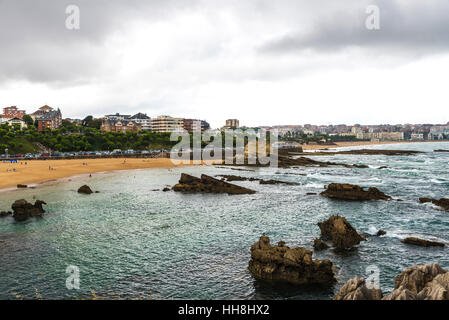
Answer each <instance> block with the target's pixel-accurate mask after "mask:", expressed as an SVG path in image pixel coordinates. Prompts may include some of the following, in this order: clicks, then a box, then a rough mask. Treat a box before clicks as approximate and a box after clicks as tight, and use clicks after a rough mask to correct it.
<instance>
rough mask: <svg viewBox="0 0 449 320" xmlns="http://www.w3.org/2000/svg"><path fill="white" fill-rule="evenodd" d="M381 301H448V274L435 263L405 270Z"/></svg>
mask: <svg viewBox="0 0 449 320" xmlns="http://www.w3.org/2000/svg"><path fill="white" fill-rule="evenodd" d="M383 300H449V273H448V272H447V270H445V269H443V268H441V267H440V265H439V264H436V263H435V264H427V265H418V266H413V267H411V268H407V269H405V270H404V271H403V272H402V273H401V274H399V275H398V276H396V279H395V282H394V291H393V292H392V293H391V294H389V295H388V296H386V297H384V298H383Z"/></svg>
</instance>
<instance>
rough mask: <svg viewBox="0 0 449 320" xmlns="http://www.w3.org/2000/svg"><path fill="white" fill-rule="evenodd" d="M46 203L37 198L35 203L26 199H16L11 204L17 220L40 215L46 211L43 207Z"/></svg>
mask: <svg viewBox="0 0 449 320" xmlns="http://www.w3.org/2000/svg"><path fill="white" fill-rule="evenodd" d="M44 204H46V203H45V202H44V201H41V200H36V202H35V203H34V205H33V204H31V203H29V202H28V201H26V200H24V199H21V200H16V201H15V202H14V203H13V204H12V206H11V208H12V210H13V218H14V219H15V220H16V221H25V220H27V219H28V218H30V217H40V216H42V214H43V213H45V210H44V209H43V207H42V205H44Z"/></svg>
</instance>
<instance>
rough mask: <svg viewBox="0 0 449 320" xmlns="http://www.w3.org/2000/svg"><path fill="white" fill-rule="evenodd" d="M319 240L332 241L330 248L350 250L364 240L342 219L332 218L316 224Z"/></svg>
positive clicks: (338, 217)
mask: <svg viewBox="0 0 449 320" xmlns="http://www.w3.org/2000/svg"><path fill="white" fill-rule="evenodd" d="M318 227H319V228H320V230H321V238H322V239H324V240H327V239H330V240H332V246H333V247H335V248H338V249H350V248H352V247H353V246H355V245H357V244H359V243H360V242H361V241H365V240H366V239H365V238H364V237H362V236H361V235H360V234H359V233H358V232H357V231H356V230H355V229H354V228H353V227H352V226H351V224H350V223H349V222H348V221H347V220H346V218H344V217H340V216H332V217H330V218H329V219H328V220H326V221H323V222H318Z"/></svg>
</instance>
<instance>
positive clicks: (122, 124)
mask: <svg viewBox="0 0 449 320" xmlns="http://www.w3.org/2000/svg"><path fill="white" fill-rule="evenodd" d="M141 129H142V128H141V126H140V125H139V124H138V123H136V122H134V121H132V120H106V119H104V120H103V124H102V125H101V131H103V132H126V131H134V132H138V131H140V130H141Z"/></svg>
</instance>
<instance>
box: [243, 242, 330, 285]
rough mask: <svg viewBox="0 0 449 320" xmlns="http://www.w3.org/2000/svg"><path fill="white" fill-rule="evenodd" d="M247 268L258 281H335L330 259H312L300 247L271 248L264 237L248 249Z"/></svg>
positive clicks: (304, 282)
mask: <svg viewBox="0 0 449 320" xmlns="http://www.w3.org/2000/svg"><path fill="white" fill-rule="evenodd" d="M248 269H249V271H251V273H252V274H253V275H254V276H255V277H257V278H260V279H267V280H282V281H287V282H290V283H294V284H299V285H303V284H332V283H334V282H335V281H336V279H335V275H334V272H333V268H332V262H331V261H330V260H328V259H324V260H323V261H319V260H318V259H315V260H312V251H310V250H307V249H305V248H301V247H296V248H289V247H287V246H285V245H282V246H272V245H271V244H270V238H268V237H267V236H262V237H260V240H259V241H257V242H256V243H254V244H253V245H252V246H251V260H250V261H249V265H248Z"/></svg>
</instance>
